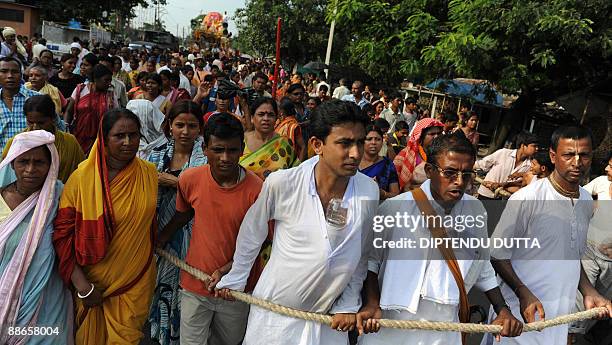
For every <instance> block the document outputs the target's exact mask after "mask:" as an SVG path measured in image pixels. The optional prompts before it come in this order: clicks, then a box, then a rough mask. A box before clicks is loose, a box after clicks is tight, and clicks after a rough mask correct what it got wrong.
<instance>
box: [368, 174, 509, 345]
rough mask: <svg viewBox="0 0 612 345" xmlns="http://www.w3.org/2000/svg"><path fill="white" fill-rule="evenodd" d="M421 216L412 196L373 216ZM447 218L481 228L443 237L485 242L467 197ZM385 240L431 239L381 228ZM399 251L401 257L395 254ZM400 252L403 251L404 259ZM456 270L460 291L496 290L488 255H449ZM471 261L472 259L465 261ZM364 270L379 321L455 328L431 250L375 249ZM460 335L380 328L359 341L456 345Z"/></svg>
mask: <svg viewBox="0 0 612 345" xmlns="http://www.w3.org/2000/svg"><path fill="white" fill-rule="evenodd" d="M430 184H431V181H430V180H426V181H425V182H424V183H423V184H422V185H421V189H423V192H424V193H425V195H426V196H427V198H428V199H429V200H430V203H431V205H432V206H433V208H434V210H435V211H436V212H437V213H438V214H439V215H444V210H443V209H442V207H440V206H439V205H438V204H437V203H436V202H435V201H434V200H433V197H432V195H431V189H430ZM397 213H400V214H404V213H406V214H408V215H412V216H415V217H417V216H419V215H420V214H421V212H420V210H419V208H418V206H417V204H416V202H415V201H414V198H413V196H412V193H404V194H401V195H398V196H397V197H395V198H392V199H389V200H387V201H385V202H384V203H383V204H382V205H381V206H380V208H379V210H378V215H382V216H387V215H395V214H397ZM449 216H450V217H453V218H455V219H458V217H461V216H464V217H465V216H472V217H474V218H476V217H477V216H480V218H479V219H481V220H482V221H483V222H482V223H479V224H478V225H480V226H478V225H477V224H476V223H475V224H473V226H471V227H469V228H466V229H465V230H463V231H461V232H457V231H452V230H450V229H447V232H448V235H449V237H461V238H478V239H485V238H487V237H488V234H487V226H486V224H487V219H486V211H485V209H484V207H483V205H482V203H481V202H480V201H478V200H477V199H475V198H474V197H472V196H470V195H464V196H463V198H462V200H461V201H460V202H459V203H457V204H456V205H455V206H454V207H453V209H452V210H451V212H450V214H449ZM382 236H383V237H384V238H385V240H391V241H398V240H402V239H413V240H417V241H418V239H419V238H428V239H429V238H431V234H430V230H429V229H428V228H427V227H423V226H417V227H416V229H415V231H414V232H411V231H409V230H407V229H405V228H387V229H385V230H384V232H383V233H382ZM399 251H403V252H399ZM406 251H409V252H408V253H406ZM455 255H456V256H457V262H458V264H459V267H460V268H461V273H462V275H463V278H464V283H465V288H466V290H467V291H469V290H470V289H471V288H472V286H474V285H476V286H477V287H478V288H479V289H480V290H482V291H489V290H491V289H493V288H495V287H497V286H498V285H497V280H496V279H495V271H494V270H493V267H492V266H491V262H490V261H489V254H488V250H486V249H482V248H470V249H461V250H455ZM469 257H472V258H473V259H471V260H470V259H468V258H469ZM368 269H369V270H370V271H372V272H374V273H377V274H378V281H379V285H380V287H381V288H380V291H381V296H380V306H381V309H383V318H389V319H395V320H429V321H445V322H459V317H458V312H459V306H458V305H459V288H458V287H457V283H456V282H455V279H454V278H453V276H452V273H451V272H450V270H449V268H448V265H447V263H446V261H444V260H443V259H442V258H441V256H440V255H439V250H438V249H436V248H431V249H426V248H421V246H420V245H417V248H414V249H391V250H390V249H382V248H379V249H375V250H372V251H371V254H370V259H369V261H368ZM460 343H461V335H460V333H456V332H433V331H405V330H397V329H388V328H381V330H380V331H379V332H378V333H374V334H367V335H364V336H362V337H360V339H359V344H361V345H383V344H384V345H386V344H393V345H415V344H418V345H448V344H460Z"/></svg>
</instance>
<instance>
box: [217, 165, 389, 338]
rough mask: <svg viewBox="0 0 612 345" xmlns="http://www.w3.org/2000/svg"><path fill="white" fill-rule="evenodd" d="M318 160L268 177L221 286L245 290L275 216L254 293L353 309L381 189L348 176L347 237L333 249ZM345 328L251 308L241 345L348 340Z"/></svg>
mask: <svg viewBox="0 0 612 345" xmlns="http://www.w3.org/2000/svg"><path fill="white" fill-rule="evenodd" d="M317 162H318V157H315V158H312V159H309V160H307V161H305V162H304V163H302V164H301V165H300V166H299V167H296V168H292V169H287V170H280V171H277V172H274V173H272V174H270V175H269V176H268V178H267V179H266V181H265V182H264V185H263V188H262V191H261V193H260V194H259V197H258V199H257V201H256V202H255V203H254V204H253V206H252V207H251V208H250V209H249V211H248V212H247V214H246V216H245V217H244V220H243V222H242V225H241V227H240V232H239V234H238V239H237V244H236V252H235V254H234V263H233V265H232V269H231V271H230V272H229V273H228V274H227V275H226V276H224V277H223V278H222V279H221V281H220V282H219V284H218V285H217V287H218V288H230V289H234V290H243V289H244V287H245V285H246V281H247V278H248V275H249V272H250V270H251V266H252V264H253V262H254V260H255V258H256V256H257V255H258V254H259V250H260V248H261V244H262V243H263V241H264V240H265V238H266V236H267V234H268V220H270V219H274V220H275V231H274V238H273V242H272V252H271V254H270V260H269V261H268V264H267V265H266V267H265V269H264V271H263V273H262V275H261V277H260V278H259V281H258V282H257V286H256V287H255V290H254V291H253V295H254V296H256V297H260V298H264V299H266V300H270V301H272V302H274V303H278V304H281V305H285V306H289V307H292V308H296V309H301V310H306V311H311V312H317V313H330V314H334V313H342V312H346V313H355V312H357V311H358V310H359V307H360V306H361V298H360V292H361V287H362V284H363V280H364V279H365V277H366V273H367V258H368V248H369V247H370V245H371V243H370V241H371V231H372V227H371V221H372V218H373V216H374V215H375V213H376V208H377V207H378V197H379V196H378V186H377V185H376V183H375V182H374V181H373V180H372V179H371V178H369V177H367V176H366V175H363V174H361V173H357V174H356V175H355V176H353V177H351V179H350V181H349V185H348V187H347V189H346V192H345V194H344V199H343V207H346V208H348V215H347V218H348V219H347V225H346V227H345V228H344V229H343V230H337V229H335V230H334V231H345V232H346V236H344V238H343V240H342V242H341V243H339V245H338V246H337V247H336V248H335V249H333V248H332V245H331V244H330V240H329V238H328V237H329V236H328V226H327V222H326V220H325V214H324V211H323V208H322V206H321V201H320V199H319V196H318V194H317V190H316V185H315V180H314V167H315V165H316V164H317ZM347 343H348V337H347V333H345V332H338V331H336V330H332V329H330V328H329V327H328V326H325V325H322V324H319V323H315V322H311V321H303V320H298V319H293V318H289V317H285V316H281V315H278V314H274V313H272V312H268V311H266V310H263V309H260V308H258V307H255V306H251V311H250V313H249V320H248V324H247V331H246V335H245V338H244V342H243V344H244V345H259V344H261V345H276V344H278V345H285V344H299V345H334V344H343V345H344V344H347Z"/></svg>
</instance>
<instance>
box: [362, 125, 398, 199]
mask: <svg viewBox="0 0 612 345" xmlns="http://www.w3.org/2000/svg"><path fill="white" fill-rule="evenodd" d="M382 146H383V131H382V130H381V129H380V128H378V127H376V126H375V125H369V126H368V127H367V128H366V139H365V149H364V152H363V158H362V159H361V163H359V171H360V172H362V173H363V174H365V175H367V176H369V177H371V178H373V179H374V181H376V183H378V187H379V188H380V200H381V201H382V200H386V199H389V198H392V197H394V196H396V195H398V194H399V191H400V190H399V182H398V178H397V171H396V169H395V165H394V164H393V162H392V161H391V160H390V159H389V158H387V157H382V156H379V155H378V153H379V152H380V150H381V149H382Z"/></svg>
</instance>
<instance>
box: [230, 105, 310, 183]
mask: <svg viewBox="0 0 612 345" xmlns="http://www.w3.org/2000/svg"><path fill="white" fill-rule="evenodd" d="M249 110H250V112H249V114H248V115H250V114H252V123H253V127H254V129H253V130H250V131H247V132H246V133H244V143H245V146H244V153H243V155H242V157H241V158H240V165H242V166H243V167H244V168H245V169H248V170H251V171H252V172H254V173H256V174H257V175H258V176H259V177H261V178H262V179H265V178H266V177H268V175H269V174H270V173H272V172H274V171H276V170H279V169H287V168H291V167H294V166H297V165H298V164H299V159H298V158H297V154H296V152H295V150H294V149H293V144H292V142H291V140H289V139H287V137H284V136H282V135H280V134H278V133H276V132H275V131H274V124H275V123H276V119H277V118H278V108H277V106H276V102H275V101H274V100H273V99H271V98H267V97H261V98H258V99H256V100H255V101H254V102H253V103H252V104H251V106H250V109H249ZM245 115H247V114H246V113H245ZM248 115H247V116H248Z"/></svg>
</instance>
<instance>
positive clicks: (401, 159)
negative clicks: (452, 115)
mask: <svg viewBox="0 0 612 345" xmlns="http://www.w3.org/2000/svg"><path fill="white" fill-rule="evenodd" d="M443 128H444V124H443V123H442V122H440V121H438V120H435V119H432V118H425V119H422V120H419V121H418V122H417V123H416V125H415V126H414V129H413V130H412V134H410V139H409V140H408V145H407V146H406V148H404V149H403V150H402V151H400V153H398V154H397V156H395V159H394V160H393V163H394V164H395V167H396V168H397V175H398V176H399V186H400V190H402V191H409V190H411V189H413V188H415V187H418V186H419V185H421V183H423V182H424V181H425V180H426V179H427V175H426V174H425V163H426V162H427V154H426V153H425V152H426V150H427V147H428V146H429V144H431V142H432V141H433V139H434V138H435V137H437V136H439V135H441V134H442V129H443Z"/></svg>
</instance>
